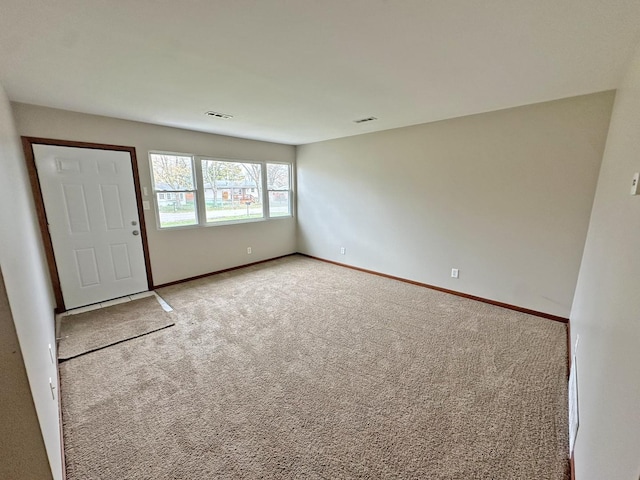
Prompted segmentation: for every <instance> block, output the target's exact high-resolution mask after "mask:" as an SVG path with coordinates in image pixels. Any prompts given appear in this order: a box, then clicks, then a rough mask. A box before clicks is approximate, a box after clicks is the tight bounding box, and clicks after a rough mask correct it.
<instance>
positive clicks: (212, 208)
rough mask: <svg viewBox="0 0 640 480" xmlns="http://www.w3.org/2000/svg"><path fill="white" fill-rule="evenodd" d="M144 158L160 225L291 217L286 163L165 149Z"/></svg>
mask: <svg viewBox="0 0 640 480" xmlns="http://www.w3.org/2000/svg"><path fill="white" fill-rule="evenodd" d="M149 158H150V163H151V169H152V176H153V185H154V192H155V195H156V207H157V219H158V226H159V227H160V228H171V227H181V226H193V225H215V224H222V223H230V222H233V223H236V222H246V221H255V220H261V219H266V218H274V217H287V216H291V215H292V206H291V204H292V194H291V165H290V164H287V163H264V162H239V161H232V160H222V159H213V158H206V157H196V156H193V155H180V154H170V153H150V154H149ZM265 172H266V178H265V176H264V173H265Z"/></svg>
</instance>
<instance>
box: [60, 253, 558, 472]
mask: <svg viewBox="0 0 640 480" xmlns="http://www.w3.org/2000/svg"><path fill="white" fill-rule="evenodd" d="M160 293H161V295H162V296H163V298H165V300H166V301H167V302H168V303H169V304H170V305H171V306H172V307H173V308H174V309H175V310H174V312H173V313H174V314H175V318H176V326H175V327H174V328H171V329H167V330H163V331H160V332H157V333H154V334H151V335H147V336H144V337H140V338H138V339H135V340H131V341H129V342H125V343H122V344H118V345H115V346H113V347H109V348H107V349H104V350H101V351H98V352H95V353H93V354H91V355H84V356H82V357H78V358H76V359H72V360H70V361H68V362H65V363H64V364H62V365H61V377H62V390H61V391H62V405H63V420H64V435H65V445H66V453H67V469H68V477H67V478H68V479H69V480H92V479H96V480H97V479H101V480H106V479H114V480H116V479H117V480H125V479H131V480H134V479H135V480H142V479H149V480H151V479H154V480H160V479H186V480H203V479H258V478H262V479H272V478H273V479H332V480H333V479H355V478H370V479H435V480H437V479H465V480H468V479H496V480H497V479H527V480H532V479H535V480H538V479H551V480H555V479H558V480H560V479H566V478H568V475H567V472H568V462H567V459H566V457H567V449H568V447H567V427H566V425H567V411H566V404H567V398H566V378H567V377H566V375H567V371H566V368H567V352H566V336H565V334H566V330H565V328H566V327H565V325H563V324H560V323H557V322H553V321H550V320H544V319H540V318H536V317H533V316H529V315H525V314H520V313H517V312H513V311H510V310H505V309H502V308H499V307H494V306H491V305H487V304H483V303H478V302H475V301H472V300H467V299H463V298H460V297H455V296H452V295H448V294H445V293H441V292H436V291H433V290H428V289H425V288H421V287H417V286H413V285H408V284H405V283H401V282H397V281H394V280H389V279H386V278H382V277H378V276H374V275H369V274H366V273H361V272H357V271H353V270H350V269H346V268H342V267H338V266H334V265H330V264H327V263H324V262H319V261H316V260H312V259H308V258H305V257H301V256H292V257H286V258H283V259H279V260H276V261H273V262H269V263H265V264H261V265H256V266H253V267H248V268H245V269H241V270H236V271H233V272H228V273H224V274H220V275H216V276H212V277H208V278H205V279H201V280H196V281H192V282H189V283H185V284H180V285H176V286H172V287H167V288H165V289H162V290H161V292H160Z"/></svg>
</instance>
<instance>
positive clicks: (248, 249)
mask: <svg viewBox="0 0 640 480" xmlns="http://www.w3.org/2000/svg"><path fill="white" fill-rule="evenodd" d="M247 255H251V247H247Z"/></svg>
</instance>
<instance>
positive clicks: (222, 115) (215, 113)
mask: <svg viewBox="0 0 640 480" xmlns="http://www.w3.org/2000/svg"><path fill="white" fill-rule="evenodd" d="M205 115H208V116H209V117H216V118H224V119H225V120H226V119H228V118H233V115H229V114H228V113H220V112H211V111H209V112H205Z"/></svg>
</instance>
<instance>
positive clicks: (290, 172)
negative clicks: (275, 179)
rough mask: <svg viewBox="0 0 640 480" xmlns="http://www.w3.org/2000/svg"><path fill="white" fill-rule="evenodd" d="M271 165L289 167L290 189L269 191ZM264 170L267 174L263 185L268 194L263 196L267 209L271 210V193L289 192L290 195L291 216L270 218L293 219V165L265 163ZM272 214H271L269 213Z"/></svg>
mask: <svg viewBox="0 0 640 480" xmlns="http://www.w3.org/2000/svg"><path fill="white" fill-rule="evenodd" d="M269 165H288V166H289V188H288V189H282V188H271V189H267V186H268V184H269V183H268V179H267V176H268V174H269V169H268V166H269ZM264 170H265V174H264V175H263V177H264V179H263V182H262V183H263V185H264V189H265V190H264V191H265V192H266V194H265V195H263V196H264V197H265V201H266V202H267V209H269V208H270V207H269V192H287V193H289V214H288V215H277V216H275V217H270V218H289V217H293V165H292V164H290V163H287V162H265V164H264ZM269 213H271V212H269Z"/></svg>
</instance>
